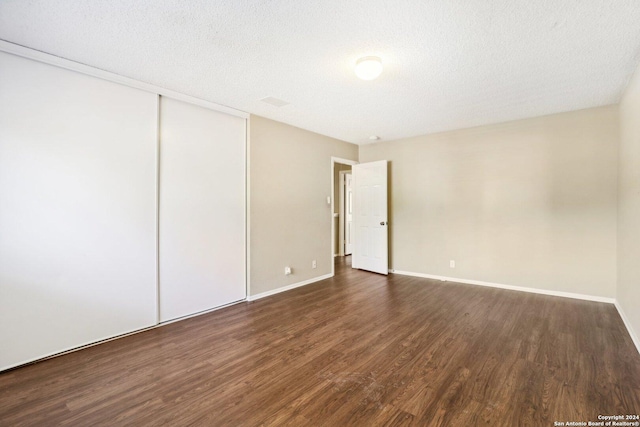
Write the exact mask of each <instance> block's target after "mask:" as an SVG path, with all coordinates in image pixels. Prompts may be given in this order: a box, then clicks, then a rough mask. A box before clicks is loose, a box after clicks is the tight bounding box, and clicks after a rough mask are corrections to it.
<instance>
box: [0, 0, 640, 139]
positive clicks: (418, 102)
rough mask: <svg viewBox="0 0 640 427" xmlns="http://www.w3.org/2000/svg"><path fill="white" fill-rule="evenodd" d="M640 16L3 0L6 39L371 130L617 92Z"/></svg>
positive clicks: (561, 9) (568, 106) (427, 127)
mask: <svg viewBox="0 0 640 427" xmlns="http://www.w3.org/2000/svg"><path fill="white" fill-rule="evenodd" d="M639 23H640V1H637V0H533V1H532V0H431V1H428V0H418V1H408V0H402V1H393V2H392V1H386V0H366V1H364V0H350V1H346V0H317V1H312V0H308V1H304V0H273V1H249V0H193V1H186V0H185V1H179V0H173V1H168V0H161V1H158V0H141V1H131V0H103V1H99V0H85V1H80V0H77V1H67V0H43V1H35V0H31V1H29V0H0V39H3V40H6V41H9V42H13V43H16V44H20V45H23V46H27V47H31V48H34V49H37V50H41V51H44V52H48V53H51V54H53V55H57V56H60V57H63V58H67V59H71V60H73V61H77V62H80V63H83V64H87V65H91V66H93V67H97V68H100V69H104V70H108V71H111V72H114V73H117V74H121V75H124V76H127V77H131V78H134V79H138V80H142V81H144V82H148V83H152V84H155V85H158V86H162V87H165V88H167V89H172V90H175V91H179V92H182V93H185V94H189V95H193V96H196V97H199V98H203V99H206V100H209V101H213V102H216V103H218V104H222V105H227V106H230V107H233V108H236V109H239V110H243V111H246V112H249V113H253V114H258V115H261V116H265V117H268V118H271V119H275V120H278V121H282V122H285V123H289V124H292V125H295V126H299V127H301V128H304V129H309V130H312V131H315V132H318V133H321V134H324V135H329V136H332V137H335V138H339V139H342V140H345V141H350V142H354V143H358V144H362V143H368V142H371V141H370V140H369V136H370V135H379V136H380V137H381V139H382V140H391V139H398V138H403V137H408V136H414V135H420V134H426V133H433V132H439V131H444V130H451V129H459V128H466V127H471V126H477V125H482V124H488V123H496V122H503V121H508V120H514V119H519V118H524V117H532V116H540V115H545V114H552V113H557V112H563V111H569V110H576V109H582V108H588V107H595V106H600V105H606V104H612V103H617V102H618V101H619V99H620V95H621V93H622V91H623V90H624V88H625V86H626V84H627V82H628V80H629V78H630V76H631V73H632V72H633V71H634V69H635V67H636V66H637V65H638V62H639V60H640V24H639ZM365 55H378V56H380V57H381V58H382V60H383V63H384V67H385V69H384V72H383V74H382V76H381V77H380V78H378V79H377V80H374V81H369V82H366V81H361V80H359V79H357V78H356V77H355V75H354V73H353V66H354V64H355V62H356V59H357V58H359V57H361V56H365ZM266 97H274V98H277V99H279V100H283V101H285V102H288V103H289V104H288V105H285V106H282V107H276V106H274V105H271V104H268V103H265V102H261V101H260V100H261V99H263V98H266Z"/></svg>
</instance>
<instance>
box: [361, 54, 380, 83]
mask: <svg viewBox="0 0 640 427" xmlns="http://www.w3.org/2000/svg"><path fill="white" fill-rule="evenodd" d="M380 73H382V60H381V59H380V58H378V57H377V56H365V57H362V58H360V59H358V61H357V62H356V76H358V77H360V78H361V79H362V80H373V79H375V78H377V77H378V76H379V75H380Z"/></svg>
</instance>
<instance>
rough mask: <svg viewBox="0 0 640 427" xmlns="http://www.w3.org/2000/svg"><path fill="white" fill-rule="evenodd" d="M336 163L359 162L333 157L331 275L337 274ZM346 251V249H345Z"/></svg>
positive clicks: (352, 163)
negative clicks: (335, 257)
mask: <svg viewBox="0 0 640 427" xmlns="http://www.w3.org/2000/svg"><path fill="white" fill-rule="evenodd" d="M336 163H341V164H343V165H350V166H353V165H357V164H358V163H359V162H358V161H356V160H349V159H342V158H340V157H333V156H332V157H331V192H330V193H329V194H331V197H330V199H331V209H330V211H329V215H330V217H331V248H330V249H331V253H330V258H329V259H330V260H331V275H332V276H333V275H335V274H336V265H335V262H334V250H335V247H336V238H337V236H336V221H335V219H334V216H333V210H334V209H335V200H334V199H335V194H334V193H335V188H336V183H335V174H336ZM343 251H344V249H343Z"/></svg>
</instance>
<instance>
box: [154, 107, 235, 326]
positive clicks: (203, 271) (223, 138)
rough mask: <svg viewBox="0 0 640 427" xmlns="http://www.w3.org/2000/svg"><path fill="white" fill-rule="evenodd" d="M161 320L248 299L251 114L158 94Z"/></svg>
mask: <svg viewBox="0 0 640 427" xmlns="http://www.w3.org/2000/svg"><path fill="white" fill-rule="evenodd" d="M160 135H161V137H160V232H159V236H160V320H161V321H167V320H171V319H175V318H178V317H182V316H186V315H189V314H193V313H197V312H200V311H203V310H207V309H210V308H214V307H217V306H221V305H224V304H228V303H231V302H234V301H238V300H241V299H244V298H245V296H246V290H245V289H246V288H245V140H246V137H245V119H243V118H239V117H235V116H231V115H227V114H223V113H219V112H216V111H212V110H209V109H206V108H203V107H199V106H195V105H192V104H187V103H185V102H182V101H176V100H173V99H170V98H165V97H161V99H160Z"/></svg>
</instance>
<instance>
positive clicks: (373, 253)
mask: <svg viewBox="0 0 640 427" xmlns="http://www.w3.org/2000/svg"><path fill="white" fill-rule="evenodd" d="M352 179H353V183H352V188H353V196H354V199H355V204H354V206H353V208H354V211H353V228H354V231H355V236H354V237H355V239H354V246H353V259H352V266H353V268H359V269H362V270H368V271H373V272H375V273H380V274H388V272H389V249H388V234H387V161H386V160H380V161H377V162H371V163H361V164H358V165H354V166H353V178H352Z"/></svg>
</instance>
